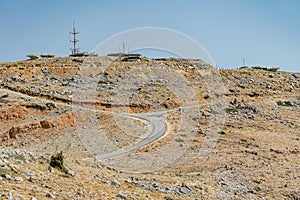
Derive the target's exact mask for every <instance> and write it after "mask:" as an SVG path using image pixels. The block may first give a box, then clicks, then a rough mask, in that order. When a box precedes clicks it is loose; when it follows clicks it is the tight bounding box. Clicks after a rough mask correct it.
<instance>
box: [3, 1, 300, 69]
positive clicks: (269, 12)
mask: <svg viewBox="0 0 300 200" xmlns="http://www.w3.org/2000/svg"><path fill="white" fill-rule="evenodd" d="M299 10H300V1H299V0H206V1H204V0H185V1H184V0H182V1H177V0H152V1H149V0H126V1H125V0H123V1H122V0H115V1H112V0H87V1H82V0H73V1H71V0H51V1H50V0H0V28H1V33H0V34H1V35H0V36H1V37H0V61H15V60H21V59H26V55H27V54H41V53H51V54H55V55H57V56H66V55H68V54H69V53H70V51H69V48H70V47H71V45H70V44H69V42H68V41H69V39H70V36H69V35H68V33H69V32H70V31H71V30H72V23H73V21H74V22H75V23H76V27H77V28H78V30H79V31H80V34H79V40H80V42H79V43H78V46H79V48H80V50H81V51H90V50H92V49H93V48H94V47H95V46H96V45H97V44H99V43H100V42H102V41H103V40H105V39H106V38H108V37H110V36H112V35H114V34H117V33H119V32H121V31H125V30H128V29H133V28H141V27H162V28H168V29H173V30H176V31H179V32H182V33H184V34H187V35H188V36H190V37H191V38H193V39H195V40H196V41H197V42H198V43H199V44H201V45H202V46H203V47H204V48H205V49H206V50H207V51H208V52H209V53H210V55H211V57H212V58H213V60H214V61H215V63H216V64H217V65H218V66H219V67H225V68H236V67H239V66H241V65H242V58H243V57H244V58H245V60H246V64H247V65H249V66H252V65H267V66H279V67H280V68H281V69H282V70H286V71H297V72H299V71H300V11H299Z"/></svg>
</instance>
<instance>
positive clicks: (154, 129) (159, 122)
mask: <svg viewBox="0 0 300 200" xmlns="http://www.w3.org/2000/svg"><path fill="white" fill-rule="evenodd" d="M0 92H4V93H7V94H12V95H16V96H19V97H22V98H26V99H32V100H39V101H43V102H45V103H53V104H54V105H63V106H68V107H71V108H72V109H75V110H84V111H92V112H102V113H107V114H113V115H120V116H124V117H131V118H136V119H140V120H143V121H146V122H148V123H149V124H151V130H150V131H149V133H148V135H147V137H146V138H144V139H143V140H141V141H139V142H138V143H136V144H134V145H132V146H130V147H128V148H126V149H120V150H117V151H114V152H110V153H107V154H103V155H97V156H95V157H94V158H90V159H87V160H88V161H99V160H105V159H109V158H113V157H117V156H121V155H124V154H128V153H130V152H132V151H135V150H136V149H139V148H141V147H144V146H146V145H148V144H150V143H152V142H154V141H156V140H158V139H159V138H161V137H162V136H164V135H165V134H166V132H167V129H168V127H167V123H166V121H165V119H164V117H163V115H164V114H166V113H168V112H171V111H175V110H178V109H174V110H167V111H160V112H151V113H140V114H128V113H119V112H110V111H104V110H98V109H95V108H87V107H83V106H79V105H70V104H67V103H62V102H56V101H53V100H48V99H43V98H40V97H33V96H30V95H27V94H23V93H20V92H15V91H12V90H8V89H1V88H0Z"/></svg>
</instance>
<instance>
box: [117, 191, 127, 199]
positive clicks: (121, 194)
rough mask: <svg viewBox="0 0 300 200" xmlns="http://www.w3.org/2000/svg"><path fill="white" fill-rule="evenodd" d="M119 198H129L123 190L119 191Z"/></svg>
mask: <svg viewBox="0 0 300 200" xmlns="http://www.w3.org/2000/svg"><path fill="white" fill-rule="evenodd" d="M117 198H119V199H127V195H125V194H123V193H122V192H119V194H118V195H117Z"/></svg>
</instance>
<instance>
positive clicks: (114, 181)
mask: <svg viewBox="0 0 300 200" xmlns="http://www.w3.org/2000/svg"><path fill="white" fill-rule="evenodd" d="M111 185H112V186H115V187H119V186H121V183H120V182H119V181H118V180H116V179H115V180H113V181H112V182H111Z"/></svg>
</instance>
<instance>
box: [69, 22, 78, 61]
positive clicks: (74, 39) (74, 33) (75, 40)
mask: <svg viewBox="0 0 300 200" xmlns="http://www.w3.org/2000/svg"><path fill="white" fill-rule="evenodd" d="M78 33H79V32H76V29H75V23H74V22H73V32H70V33H69V34H71V35H73V40H70V42H72V43H73V48H71V51H72V54H73V55H74V54H77V53H78V51H79V48H76V44H77V42H79V40H77V39H76V35H77V34H78Z"/></svg>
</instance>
